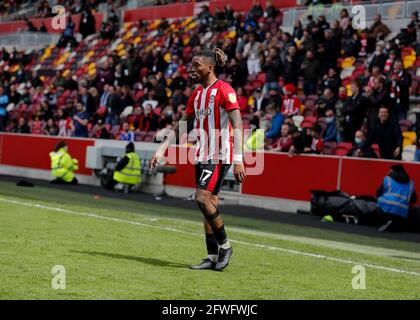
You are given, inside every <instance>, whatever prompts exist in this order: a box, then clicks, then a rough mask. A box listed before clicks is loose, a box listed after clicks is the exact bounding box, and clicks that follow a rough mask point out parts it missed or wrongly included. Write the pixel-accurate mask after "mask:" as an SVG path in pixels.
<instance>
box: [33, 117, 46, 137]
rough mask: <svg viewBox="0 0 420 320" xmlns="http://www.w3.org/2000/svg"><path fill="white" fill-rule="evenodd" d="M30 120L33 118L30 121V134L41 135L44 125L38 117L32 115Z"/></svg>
mask: <svg viewBox="0 0 420 320" xmlns="http://www.w3.org/2000/svg"><path fill="white" fill-rule="evenodd" d="M32 118H33V120H32V125H31V133H32V134H43V132H44V130H43V127H44V124H43V123H42V121H41V120H40V119H39V115H38V114H34V115H33V117H32Z"/></svg>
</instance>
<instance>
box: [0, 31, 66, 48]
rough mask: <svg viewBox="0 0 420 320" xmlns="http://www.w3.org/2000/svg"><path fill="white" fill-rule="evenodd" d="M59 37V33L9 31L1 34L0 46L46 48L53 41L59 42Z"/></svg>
mask: <svg viewBox="0 0 420 320" xmlns="http://www.w3.org/2000/svg"><path fill="white" fill-rule="evenodd" d="M59 38H60V35H59V34H45V33H42V32H16V33H8V34H2V35H1V37H0V47H16V48H19V47H21V48H27V47H32V48H44V47H46V46H49V45H50V44H51V43H57V42H58V39H59Z"/></svg>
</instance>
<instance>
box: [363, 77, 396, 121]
mask: <svg viewBox="0 0 420 320" xmlns="http://www.w3.org/2000/svg"><path fill="white" fill-rule="evenodd" d="M365 96H366V97H367V98H368V99H369V102H370V104H369V109H368V121H369V126H373V125H374V123H375V121H376V119H377V118H378V112H379V108H380V107H381V106H390V99H389V91H388V90H387V88H386V87H385V78H383V77H382V76H380V77H378V78H374V79H373V87H372V88H371V87H368V86H367V87H366V88H365Z"/></svg>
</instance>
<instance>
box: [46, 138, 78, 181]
mask: <svg viewBox="0 0 420 320" xmlns="http://www.w3.org/2000/svg"><path fill="white" fill-rule="evenodd" d="M50 159H51V174H52V176H53V177H54V178H55V180H53V181H51V183H57V184H77V183H78V181H77V178H76V177H75V175H74V172H75V171H77V170H79V166H78V163H79V161H78V160H77V159H73V158H72V157H71V156H70V154H69V153H68V147H67V144H66V143H65V142H64V141H60V142H59V143H57V145H56V146H55V148H54V151H52V152H50Z"/></svg>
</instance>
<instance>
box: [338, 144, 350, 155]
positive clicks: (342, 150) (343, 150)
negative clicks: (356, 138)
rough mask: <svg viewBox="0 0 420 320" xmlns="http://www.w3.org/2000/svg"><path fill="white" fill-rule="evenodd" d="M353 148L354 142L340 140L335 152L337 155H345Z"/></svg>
mask: <svg viewBox="0 0 420 320" xmlns="http://www.w3.org/2000/svg"><path fill="white" fill-rule="evenodd" d="M351 148H352V144H351V143H350V142H340V143H339V144H337V146H336V148H335V150H334V154H335V155H336V156H345V155H347V153H348V152H349V151H350V149H351Z"/></svg>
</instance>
